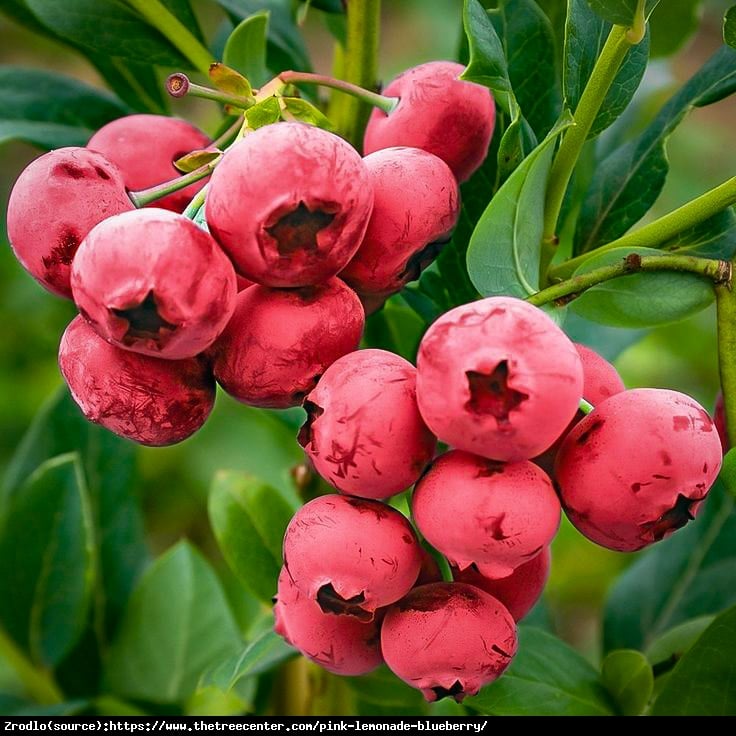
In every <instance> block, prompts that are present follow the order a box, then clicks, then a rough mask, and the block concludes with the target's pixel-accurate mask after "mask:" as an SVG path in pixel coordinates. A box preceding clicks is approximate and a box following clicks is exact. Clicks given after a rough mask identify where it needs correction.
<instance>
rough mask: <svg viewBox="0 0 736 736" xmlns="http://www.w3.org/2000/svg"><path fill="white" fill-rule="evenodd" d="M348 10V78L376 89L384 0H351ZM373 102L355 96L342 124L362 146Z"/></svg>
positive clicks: (341, 129) (344, 131) (343, 131)
mask: <svg viewBox="0 0 736 736" xmlns="http://www.w3.org/2000/svg"><path fill="white" fill-rule="evenodd" d="M346 12H347V33H346V41H345V58H344V68H345V80H346V81H348V82H352V83H353V84H356V85H358V86H360V87H367V88H368V89H375V88H376V86H377V82H378V47H379V39H380V29H381V0H350V2H349V3H347V11H346ZM379 96H380V95H379ZM383 99H385V98H383ZM370 104H372V103H369V102H368V101H367V100H365V99H361V98H359V97H355V98H352V99H351V100H350V101H349V102H347V103H346V104H345V108H344V117H343V119H342V120H341V121H340V125H339V127H338V130H339V132H340V133H341V134H342V135H343V136H344V137H345V138H346V139H347V140H348V141H350V142H351V143H352V144H353V145H354V146H355V147H356V148H357V149H358V150H361V149H362V143H363V132H364V131H365V126H366V123H367V122H368V117H369V116H370V114H371V108H370ZM377 107H379V109H382V110H383V111H384V112H386V113H388V112H390V110H386V109H385V108H381V107H380V106H377ZM392 109H393V108H392Z"/></svg>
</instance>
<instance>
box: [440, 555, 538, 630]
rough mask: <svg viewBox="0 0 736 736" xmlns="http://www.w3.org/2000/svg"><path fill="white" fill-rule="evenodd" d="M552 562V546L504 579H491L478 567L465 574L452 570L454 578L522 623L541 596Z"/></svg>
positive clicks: (465, 571)
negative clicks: (481, 594) (478, 592)
mask: <svg viewBox="0 0 736 736" xmlns="http://www.w3.org/2000/svg"><path fill="white" fill-rule="evenodd" d="M550 560H551V555H550V551H549V547H545V548H544V549H543V550H542V551H541V552H540V553H539V554H538V555H537V556H536V557H532V559H531V560H529V562H525V563H524V564H523V565H521V566H520V567H517V568H516V570H514V571H513V572H512V573H511V575H509V576H508V577H505V578H501V579H493V578H488V577H486V576H485V575H482V574H481V573H480V571H479V570H478V568H477V567H476V566H472V567H469V568H468V569H467V570H462V571H461V570H453V577H454V578H455V580H457V581H458V582H460V583H467V584H468V585H474V586H475V587H476V588H480V589H481V590H485V592H486V593H488V594H489V595H492V596H493V597H494V598H496V599H498V600H499V601H501V603H503V605H504V606H506V608H507V609H508V611H509V613H510V614H511V615H512V616H513V617H514V621H521V619H523V618H524V616H526V615H527V613H529V611H531V610H532V608H533V607H534V604H535V603H536V602H537V601H538V600H539V599H540V598H541V597H542V593H543V592H544V586H545V585H546V584H547V578H548V577H549V566H550Z"/></svg>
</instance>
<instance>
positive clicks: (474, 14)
mask: <svg viewBox="0 0 736 736" xmlns="http://www.w3.org/2000/svg"><path fill="white" fill-rule="evenodd" d="M463 26H464V28H465V35H466V36H467V38H468V46H469V50H470V61H469V63H468V66H467V68H466V69H465V71H464V72H463V75H462V76H463V79H467V80H468V81H471V82H477V83H478V84H484V85H485V86H486V87H490V88H491V89H492V90H494V91H497V92H511V80H510V78H509V70H508V64H507V61H506V54H505V53H504V48H503V44H502V43H501V39H500V38H499V37H498V34H497V33H496V30H495V28H494V27H493V23H492V22H491V19H490V18H489V17H488V11H487V10H486V9H485V8H484V7H483V6H482V5H481V3H480V2H479V1H478V0H465V1H464V5H463Z"/></svg>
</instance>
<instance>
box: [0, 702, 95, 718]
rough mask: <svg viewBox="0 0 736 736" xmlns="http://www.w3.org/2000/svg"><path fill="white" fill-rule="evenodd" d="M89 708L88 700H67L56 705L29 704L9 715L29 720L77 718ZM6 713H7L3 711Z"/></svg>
mask: <svg viewBox="0 0 736 736" xmlns="http://www.w3.org/2000/svg"><path fill="white" fill-rule="evenodd" d="M87 708H89V701H88V700H67V701H66V702H64V703H55V704H54V705H37V704H35V703H34V704H29V705H26V706H25V707H22V708H18V709H17V710H14V711H12V712H10V713H7V715H11V716H16V717H17V716H21V717H24V718H29V717H31V716H75V715H77V714H79V713H82V712H84V711H85V710H87ZM3 712H6V711H3Z"/></svg>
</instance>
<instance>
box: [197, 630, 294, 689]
mask: <svg viewBox="0 0 736 736" xmlns="http://www.w3.org/2000/svg"><path fill="white" fill-rule="evenodd" d="M296 654H297V652H296V650H294V649H292V648H291V647H290V646H289V645H288V644H286V642H285V641H284V640H283V639H282V638H281V637H280V636H279V635H278V634H276V633H275V632H274V631H273V629H272V628H269V629H268V630H267V631H264V632H263V633H262V634H261V635H260V636H259V637H258V638H256V639H254V640H253V641H252V642H250V643H249V644H248V645H247V646H246V647H245V649H244V650H243V651H242V652H240V653H237V654H233V655H228V656H226V657H224V658H223V660H222V661H218V662H215V663H214V664H213V665H212V666H211V667H210V669H208V670H207V672H205V673H204V675H203V676H202V681H201V684H200V687H216V688H217V689H218V690H220V691H222V692H225V693H226V692H229V691H230V690H232V689H233V688H234V687H235V686H236V685H238V684H239V683H241V682H242V681H243V680H244V679H246V678H247V677H255V676H256V675H260V674H262V673H263V672H267V671H268V670H271V669H273V668H274V667H276V666H278V665H279V664H281V663H282V662H285V661H286V660H287V659H290V658H291V657H295V656H296Z"/></svg>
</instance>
